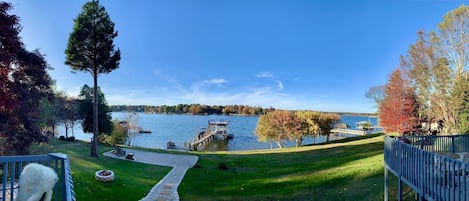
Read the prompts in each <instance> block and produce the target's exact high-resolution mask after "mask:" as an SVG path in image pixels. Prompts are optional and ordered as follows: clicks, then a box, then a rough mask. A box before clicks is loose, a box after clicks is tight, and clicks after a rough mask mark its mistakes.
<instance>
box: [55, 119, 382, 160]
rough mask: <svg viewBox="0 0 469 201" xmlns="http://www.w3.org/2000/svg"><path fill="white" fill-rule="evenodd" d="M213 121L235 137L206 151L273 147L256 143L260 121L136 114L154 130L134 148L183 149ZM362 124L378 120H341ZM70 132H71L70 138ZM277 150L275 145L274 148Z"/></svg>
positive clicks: (143, 124)
mask: <svg viewBox="0 0 469 201" xmlns="http://www.w3.org/2000/svg"><path fill="white" fill-rule="evenodd" d="M112 117H113V119H119V120H125V119H127V118H128V113H123V112H114V113H112ZM210 119H225V120H229V121H230V124H229V125H228V130H229V133H232V134H234V135H235V138H234V139H233V140H230V141H229V142H228V143H212V144H211V145H210V147H208V148H207V149H211V150H228V151H232V150H252V149H270V148H271V144H270V143H268V142H267V143H263V142H258V141H257V136H256V135H254V130H255V129H256V124H257V121H258V119H259V118H258V117H257V116H256V117H250V116H221V115H206V116H200V115H165V114H146V113H138V114H137V120H138V121H137V124H138V126H140V127H142V128H143V129H144V130H151V131H152V133H150V134H134V137H133V139H132V142H131V143H132V145H134V146H139V147H147V148H158V149H166V143H167V142H168V141H173V142H175V143H176V146H177V147H181V148H182V147H184V142H186V141H189V140H191V139H193V138H194V137H195V136H196V133H197V132H198V131H199V130H200V129H201V128H205V127H207V123H208V120H210ZM359 121H371V123H372V124H373V125H377V119H376V117H362V116H342V120H341V122H343V123H346V124H348V125H349V126H351V127H352V128H354V127H355V123H356V122H359ZM58 130H59V133H60V135H65V128H64V127H63V126H59V128H58ZM70 133H71V131H70V130H69V135H70ZM74 135H75V137H76V138H77V139H81V140H85V141H90V138H91V137H92V134H87V133H83V131H82V127H81V125H76V126H75V128H74ZM343 137H344V136H333V135H331V138H330V139H331V140H333V139H340V138H343ZM324 141H325V137H323V136H319V137H316V138H312V137H308V138H306V139H305V140H304V141H303V144H312V143H314V142H316V143H320V142H324ZM286 146H295V144H294V142H288V143H287V144H286ZM272 147H273V148H276V147H277V145H276V144H274V143H273V144H272Z"/></svg>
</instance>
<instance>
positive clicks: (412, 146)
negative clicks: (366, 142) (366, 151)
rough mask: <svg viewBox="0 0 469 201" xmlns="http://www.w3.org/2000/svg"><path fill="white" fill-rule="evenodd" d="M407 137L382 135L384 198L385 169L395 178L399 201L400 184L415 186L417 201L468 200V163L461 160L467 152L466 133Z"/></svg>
mask: <svg viewBox="0 0 469 201" xmlns="http://www.w3.org/2000/svg"><path fill="white" fill-rule="evenodd" d="M407 139H408V140H409V141H407V142H405V141H404V140H402V139H398V138H394V137H390V136H386V137H385V141H384V165H385V192H384V199H385V200H388V171H390V172H391V173H393V174H394V175H396V176H397V178H398V190H397V192H398V195H397V199H398V200H402V183H405V184H406V185H408V186H409V187H411V188H412V189H414V190H415V192H416V193H417V196H418V198H419V200H424V199H425V200H455V201H463V200H469V163H466V162H463V160H462V159H463V158H464V156H463V155H464V154H465V152H468V151H469V144H468V143H469V135H456V136H412V137H408V138H407ZM456 158H458V159H456Z"/></svg>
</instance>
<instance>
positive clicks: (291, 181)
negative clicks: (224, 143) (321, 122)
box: [179, 136, 384, 200]
mask: <svg viewBox="0 0 469 201" xmlns="http://www.w3.org/2000/svg"><path fill="white" fill-rule="evenodd" d="M347 141H348V140H347ZM347 141H343V142H341V143H333V144H323V145H314V146H307V147H301V148H286V149H281V150H266V151H245V152H218V153H217V152H207V153H201V154H199V156H200V160H199V165H200V168H194V169H191V170H189V171H188V173H187V175H186V177H185V178H184V180H183V182H182V184H181V185H180V187H179V192H180V196H181V199H182V200H382V199H383V188H384V187H383V136H374V137H371V138H368V139H363V140H358V141H349V142H347ZM221 162H223V163H225V164H226V165H227V166H228V168H229V169H228V170H226V171H223V170H218V169H217V166H218V164H219V163H221Z"/></svg>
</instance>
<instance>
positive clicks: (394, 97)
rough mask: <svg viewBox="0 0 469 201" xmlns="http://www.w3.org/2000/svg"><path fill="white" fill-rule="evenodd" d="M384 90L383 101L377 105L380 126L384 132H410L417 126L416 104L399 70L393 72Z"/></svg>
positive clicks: (415, 98)
mask: <svg viewBox="0 0 469 201" xmlns="http://www.w3.org/2000/svg"><path fill="white" fill-rule="evenodd" d="M384 90H385V95H384V99H383V100H382V101H381V102H380V104H379V111H380V112H379V120H380V124H381V126H382V127H383V128H384V130H385V131H386V132H397V133H398V134H402V133H404V132H408V131H411V130H412V129H413V128H414V127H415V126H416V124H417V118H416V117H417V112H418V102H417V97H416V95H415V93H414V91H413V90H412V89H411V88H410V87H409V86H408V84H407V82H406V80H405V79H404V78H403V76H402V72H401V70H400V69H396V70H394V71H393V73H392V74H391V76H390V78H389V81H388V83H387V84H386V86H385V89H384Z"/></svg>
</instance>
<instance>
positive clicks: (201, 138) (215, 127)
mask: <svg viewBox="0 0 469 201" xmlns="http://www.w3.org/2000/svg"><path fill="white" fill-rule="evenodd" d="M228 123H229V121H228V120H209V121H208V127H207V129H206V130H204V131H202V132H199V133H198V135H197V136H196V137H195V138H194V139H193V140H191V141H189V142H185V143H184V146H185V147H186V148H187V149H188V150H190V151H197V150H198V149H199V148H200V147H203V146H205V145H207V144H208V143H210V142H211V141H213V140H214V139H216V138H217V137H221V138H222V139H223V140H228V139H230V137H232V135H230V134H228V131H227V126H228Z"/></svg>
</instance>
